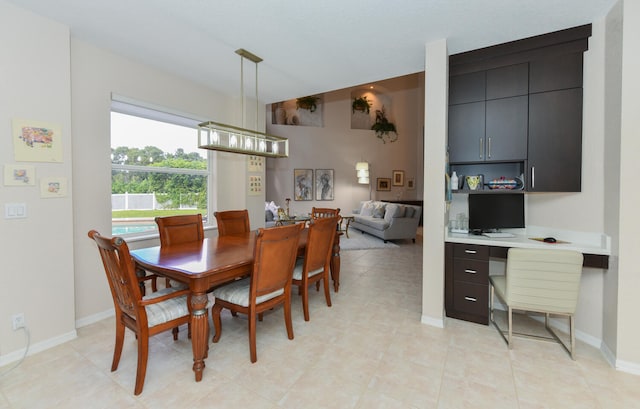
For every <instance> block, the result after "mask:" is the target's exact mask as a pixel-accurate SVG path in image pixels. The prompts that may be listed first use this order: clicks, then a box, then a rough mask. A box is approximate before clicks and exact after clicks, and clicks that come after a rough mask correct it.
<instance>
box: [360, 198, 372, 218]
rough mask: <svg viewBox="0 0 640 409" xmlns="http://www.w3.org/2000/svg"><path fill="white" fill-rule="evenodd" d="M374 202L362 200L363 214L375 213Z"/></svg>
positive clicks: (370, 214) (361, 210) (361, 213)
mask: <svg viewBox="0 0 640 409" xmlns="http://www.w3.org/2000/svg"><path fill="white" fill-rule="evenodd" d="M373 208H374V206H373V202H371V201H368V202H362V207H361V208H360V215H361V216H372V215H373Z"/></svg>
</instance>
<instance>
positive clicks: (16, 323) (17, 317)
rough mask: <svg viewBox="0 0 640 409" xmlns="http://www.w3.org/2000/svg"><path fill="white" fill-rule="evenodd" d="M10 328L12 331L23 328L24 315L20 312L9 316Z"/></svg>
mask: <svg viewBox="0 0 640 409" xmlns="http://www.w3.org/2000/svg"><path fill="white" fill-rule="evenodd" d="M11 327H12V328H13V330H14V331H16V330H18V329H20V328H24V313H22V312H21V313H20V314H14V315H12V316H11Z"/></svg>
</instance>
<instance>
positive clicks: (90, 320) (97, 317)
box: [76, 308, 116, 328]
mask: <svg viewBox="0 0 640 409" xmlns="http://www.w3.org/2000/svg"><path fill="white" fill-rule="evenodd" d="M115 314H116V311H115V309H113V308H111V309H108V310H106V311H102V312H99V313H97V314H93V315H89V316H88V317H84V318H80V319H79V320H76V328H82V327H86V326H87V325H91V324H95V323H96V322H98V321H102V320H103V319H106V318H109V317H113V316H114V315H115Z"/></svg>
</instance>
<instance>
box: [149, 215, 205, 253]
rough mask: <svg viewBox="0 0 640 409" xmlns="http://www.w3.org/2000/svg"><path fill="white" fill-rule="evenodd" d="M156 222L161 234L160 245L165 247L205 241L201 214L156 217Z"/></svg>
mask: <svg viewBox="0 0 640 409" xmlns="http://www.w3.org/2000/svg"><path fill="white" fill-rule="evenodd" d="M155 220H156V224H157V225H158V232H159V233H160V245H161V246H163V247H164V246H171V245H176V244H181V243H189V242H193V241H202V240H204V227H203V226H202V215H201V214H200V213H197V214H186V215H181V216H167V217H156V219H155Z"/></svg>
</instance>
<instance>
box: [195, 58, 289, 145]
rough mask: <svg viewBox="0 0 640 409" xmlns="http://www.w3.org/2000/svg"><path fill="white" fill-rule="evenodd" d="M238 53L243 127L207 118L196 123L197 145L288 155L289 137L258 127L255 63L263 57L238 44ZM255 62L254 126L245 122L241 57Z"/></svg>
mask: <svg viewBox="0 0 640 409" xmlns="http://www.w3.org/2000/svg"><path fill="white" fill-rule="evenodd" d="M236 54H238V55H239V56H240V99H241V103H240V106H241V110H242V127H237V126H233V125H226V124H222V123H219V122H214V121H208V122H203V123H201V124H199V125H198V147H199V148H201V149H209V150H213V151H223V152H233V153H241V154H245V155H258V156H266V157H272V158H286V157H288V156H289V140H288V139H287V138H283V137H280V136H275V135H270V134H267V133H264V132H259V131H258V116H259V115H258V112H259V100H258V63H259V62H261V61H262V58H260V57H258V56H257V55H255V54H252V53H250V52H249V51H247V50H245V49H243V48H240V49H238V50H236ZM245 58H246V59H247V60H249V61H251V62H253V63H254V64H255V66H256V129H255V130H250V129H246V128H245V124H244V60H245Z"/></svg>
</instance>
